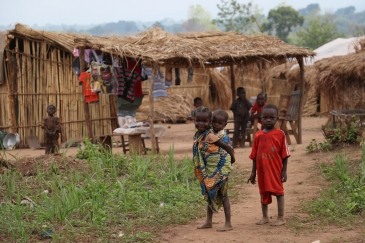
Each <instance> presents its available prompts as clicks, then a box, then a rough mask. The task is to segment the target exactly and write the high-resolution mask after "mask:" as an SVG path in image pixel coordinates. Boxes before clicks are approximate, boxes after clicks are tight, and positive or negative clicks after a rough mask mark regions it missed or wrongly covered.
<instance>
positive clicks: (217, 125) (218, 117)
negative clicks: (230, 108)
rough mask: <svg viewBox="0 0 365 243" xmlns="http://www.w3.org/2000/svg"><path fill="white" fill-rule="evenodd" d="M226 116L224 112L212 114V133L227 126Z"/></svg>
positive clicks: (219, 111)
mask: <svg viewBox="0 0 365 243" xmlns="http://www.w3.org/2000/svg"><path fill="white" fill-rule="evenodd" d="M227 121H228V114H227V112H226V111H224V110H216V111H214V113H213V118H212V127H213V130H214V132H219V131H221V130H223V129H224V128H225V127H226V126H227Z"/></svg>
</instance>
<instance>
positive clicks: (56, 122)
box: [41, 105, 61, 154]
mask: <svg viewBox="0 0 365 243" xmlns="http://www.w3.org/2000/svg"><path fill="white" fill-rule="evenodd" d="M47 113H48V117H45V118H43V124H42V126H41V128H43V129H44V143H45V147H46V154H53V153H56V152H58V133H60V132H61V125H60V119H59V118H58V117H56V116H53V115H54V113H56V107H55V106H54V105H49V106H48V107H47Z"/></svg>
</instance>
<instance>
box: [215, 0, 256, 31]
mask: <svg viewBox="0 0 365 243" xmlns="http://www.w3.org/2000/svg"><path fill="white" fill-rule="evenodd" d="M221 2H222V4H221V5H219V4H217V7H218V9H219V12H218V19H217V20H216V23H218V24H221V25H223V26H224V28H225V31H235V32H241V33H244V32H246V31H247V30H248V29H249V28H251V27H252V23H253V21H255V19H254V12H255V11H254V6H253V5H252V3H248V4H247V5H246V4H240V3H238V2H237V1H236V0H221Z"/></svg>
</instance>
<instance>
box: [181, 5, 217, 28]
mask: <svg viewBox="0 0 365 243" xmlns="http://www.w3.org/2000/svg"><path fill="white" fill-rule="evenodd" d="M182 28H183V29H184V30H186V31H206V30H218V27H217V25H216V24H215V23H214V22H213V19H212V14H211V13H210V12H209V11H207V10H205V9H204V8H203V7H202V6H201V5H199V4H197V5H191V6H190V8H189V18H188V20H187V21H185V22H184V23H183V25H182Z"/></svg>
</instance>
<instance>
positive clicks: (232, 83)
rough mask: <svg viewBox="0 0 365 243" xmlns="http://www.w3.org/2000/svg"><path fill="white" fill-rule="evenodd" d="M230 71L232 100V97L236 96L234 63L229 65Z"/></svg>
mask: <svg viewBox="0 0 365 243" xmlns="http://www.w3.org/2000/svg"><path fill="white" fill-rule="evenodd" d="M230 71H231V91H232V102H233V101H234V98H235V97H236V77H235V75H234V65H233V64H231V65H230Z"/></svg>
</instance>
